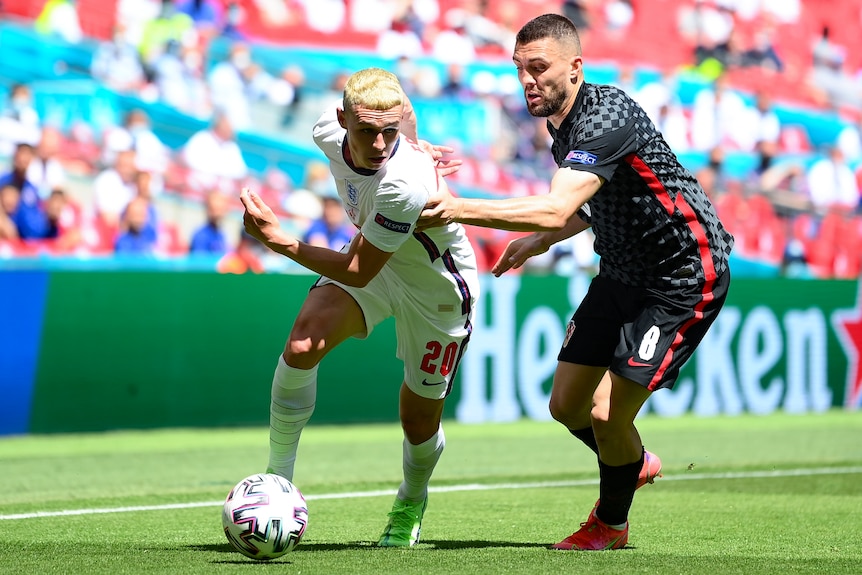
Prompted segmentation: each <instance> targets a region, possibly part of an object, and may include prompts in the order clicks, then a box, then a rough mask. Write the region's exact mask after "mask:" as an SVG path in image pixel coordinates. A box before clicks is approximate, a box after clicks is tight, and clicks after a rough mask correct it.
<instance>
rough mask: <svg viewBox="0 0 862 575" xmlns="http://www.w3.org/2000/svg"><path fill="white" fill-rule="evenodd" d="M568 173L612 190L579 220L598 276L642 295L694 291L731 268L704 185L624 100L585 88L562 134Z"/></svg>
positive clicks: (562, 160) (556, 147)
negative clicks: (591, 244)
mask: <svg viewBox="0 0 862 575" xmlns="http://www.w3.org/2000/svg"><path fill="white" fill-rule="evenodd" d="M548 130H549V131H550V133H551V135H552V136H553V138H554V144H553V148H552V150H553V154H554V159H555V160H556V162H557V165H559V166H560V167H561V168H564V167H568V168H572V169H575V170H583V171H587V172H592V173H594V174H597V175H599V176H601V177H603V178H604V179H605V180H606V182H605V184H604V185H603V186H602V187H601V188H600V189H599V191H598V192H596V194H595V195H594V196H593V197H592V198H591V199H590V201H589V202H587V204H585V205H584V207H583V208H582V209H581V210H580V211H579V212H578V215H579V216H580V217H581V218H582V219H583V220H584V221H586V222H588V223H590V224H591V225H592V228H593V231H594V233H595V235H596V242H595V250H596V253H597V254H598V255H599V256H600V258H601V259H600V271H599V274H600V275H602V276H605V277H609V278H612V279H615V280H618V281H620V282H622V283H624V284H627V285H632V286H642V287H663V286H694V285H699V284H702V283H704V282H706V281H712V280H714V279H715V278H716V277H717V276H718V275H721V273H722V272H724V271H725V270H726V269H727V267H728V257H729V255H730V251H731V248H732V247H733V236H731V235H730V234H729V233H728V232H727V231H726V230H725V229H724V227H723V226H722V225H721V222H720V221H719V219H718V216H716V213H715V208H714V207H713V205H712V202H710V200H709V198H708V197H707V196H706V193H705V192H704V191H703V189H702V188H701V187H700V184H699V183H698V182H697V180H696V179H695V178H694V176H692V175H691V173H689V172H688V170H686V169H685V168H684V167H682V165H681V164H680V163H679V160H677V157H676V155H674V153H673V152H672V151H671V149H670V147H669V146H668V145H667V143H666V142H665V141H664V138H663V137H662V136H661V134H660V133H659V132H658V131H657V130H656V128H655V126H654V125H653V123H652V121H651V120H650V119H649V117H648V116H647V115H646V113H645V112H644V111H643V109H641V107H640V106H639V105H638V104H637V102H635V101H634V100H632V99H631V98H630V97H629V96H628V95H627V94H626V93H625V92H623V91H622V90H620V89H618V88H615V87H613V86H604V85H597V84H588V83H584V84H583V85H581V89H580V91H579V92H578V97H577V100H576V101H575V104H574V106H573V107H572V110H571V112H569V115H568V116H567V117H566V119H565V120H564V121H563V123H562V125H560V129H559V130H556V129H554V127H553V126H551V125H550V122H549V123H548Z"/></svg>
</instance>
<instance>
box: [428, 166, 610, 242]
mask: <svg viewBox="0 0 862 575" xmlns="http://www.w3.org/2000/svg"><path fill="white" fill-rule="evenodd" d="M604 182H605V180H604V178H602V177H601V176H599V175H598V174H594V173H592V172H587V171H584V170H575V169H570V168H568V167H563V168H559V169H558V170H557V171H556V173H555V174H554V177H553V178H552V179H551V189H550V191H549V192H548V193H547V194H545V195H540V196H522V197H517V198H506V199H502V200H493V199H474V198H457V197H455V196H453V195H452V194H451V193H450V192H449V190H448V188H447V186H446V185H445V182H443V181H442V180H441V181H440V182H439V185H438V189H437V192H436V193H435V194H434V196H433V197H432V198H431V199H430V200H429V201H428V203H427V204H426V205H425V210H424V211H423V212H422V215H421V217H420V218H419V227H420V229H425V228H432V227H437V226H442V225H446V224H448V223H451V222H458V223H462V224H471V225H474V226H482V227H487V228H496V229H500V230H511V231H528V232H529V231H534V232H550V233H551V235H550V236H549V238H550V239H553V238H556V240H555V241H560V240H561V239H564V238H563V237H562V236H563V235H565V234H569V236H571V235H572V234H573V233H574V228H570V227H569V225H570V222H572V217H573V216H575V215H576V214H577V211H578V210H579V209H581V207H582V206H583V205H584V204H585V203H586V202H587V201H589V199H590V198H592V197H593V195H594V194H595V193H596V192H597V191H598V190H599V188H600V187H601V186H602V184H604ZM578 219H580V218H578ZM576 224H577V221H576V220H575V222H574V223H573V224H571V225H576ZM570 232H571V233H570ZM569 236H566V237H569ZM552 243H553V242H552Z"/></svg>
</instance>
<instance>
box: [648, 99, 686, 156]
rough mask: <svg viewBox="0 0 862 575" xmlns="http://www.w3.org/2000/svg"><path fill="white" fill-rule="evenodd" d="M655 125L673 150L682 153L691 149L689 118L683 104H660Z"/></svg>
mask: <svg viewBox="0 0 862 575" xmlns="http://www.w3.org/2000/svg"><path fill="white" fill-rule="evenodd" d="M655 125H656V128H658V131H659V132H660V133H661V135H662V137H663V138H664V140H665V142H667V145H668V146H670V149H671V150H673V151H674V152H676V153H680V152H687V151H689V150H690V149H691V139H690V138H689V126H688V118H686V117H685V113H684V112H683V110H682V106H680V105H679V104H677V103H676V102H669V103H666V104H662V105H661V106H659V109H658V118H656V120H655Z"/></svg>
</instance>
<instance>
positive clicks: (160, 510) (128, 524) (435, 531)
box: [0, 411, 862, 575]
mask: <svg viewBox="0 0 862 575" xmlns="http://www.w3.org/2000/svg"><path fill="white" fill-rule="evenodd" d="M638 426H639V428H640V430H641V433H642V436H643V439H644V442H645V444H646V446H647V448H648V449H650V450H651V451H654V452H656V453H658V454H659V455H660V456H661V458H662V461H663V463H664V477H663V478H661V479H659V480H657V481H656V483H655V484H654V485H648V486H646V487H644V488H643V489H641V490H639V491H638V492H637V496H636V497H635V501H634V506H633V508H632V512H631V516H630V521H631V533H630V536H629V545H628V547H627V548H626V549H623V550H620V551H609V552H588V553H583V552H581V553H577V552H575V553H573V552H559V551H552V550H549V549H548V548H547V547H548V545H549V544H551V543H555V542H556V541H558V540H560V539H562V538H564V537H566V536H567V535H569V534H570V533H571V532H572V531H574V530H575V529H577V527H578V525H579V523H580V522H581V521H583V520H584V519H585V518H586V516H587V514H588V513H589V510H590V508H591V506H592V504H593V502H594V501H595V499H596V497H597V495H598V485H597V470H596V465H595V458H594V456H593V455H592V454H591V453H590V452H588V450H587V449H586V448H585V447H584V446H582V445H581V444H580V443H579V442H578V441H577V440H575V439H574V438H572V437H571V436H570V435H569V434H568V433H567V432H566V431H565V430H564V429H563V428H562V427H561V426H560V425H559V424H556V423H553V422H535V421H523V422H518V423H511V424H486V425H472V426H468V425H459V424H456V423H455V422H446V423H445V430H446V437H447V447H446V451H445V453H444V455H443V458H442V460H441V462H440V464H439V466H438V468H437V471H436V473H435V476H434V478H433V480H432V493H431V494H430V498H429V504H428V511H427V513H426V515H425V521H424V523H423V529H422V541H421V542H420V544H419V545H418V546H417V547H415V548H413V549H378V548H376V547H375V546H374V541H376V539H377V537H378V536H379V534H380V531H381V529H382V528H383V525H384V523H385V521H386V513H387V511H388V510H389V507H390V505H391V503H392V499H393V495H394V491H395V489H396V487H397V485H398V482H399V480H400V460H401V431H400V429H399V428H398V426H397V425H368V426H349V427H346V426H345V427H338V426H331V427H330V426H311V427H309V428H308V429H306V431H305V432H304V435H303V439H302V443H301V446H300V454H299V462H298V464H297V472H296V477H295V483H296V484H297V485H298V486H299V487H300V489H302V491H303V492H304V493H305V495H306V496H307V498H308V503H309V515H310V520H309V527H308V531H307V532H306V536H305V538H304V540H303V542H302V543H301V544H300V546H299V547H298V548H297V549H296V550H295V551H294V552H292V553H289V554H287V555H285V556H284V557H281V558H279V559H276V560H274V561H271V562H266V563H259V562H255V561H253V560H251V559H246V558H245V557H243V556H242V555H240V554H239V553H237V552H235V551H233V550H232V549H231V547H230V546H229V545H228V543H227V540H226V539H225V537H224V534H223V533H222V528H221V518H220V512H221V501H223V499H224V497H225V495H226V494H227V492H228V491H229V490H230V488H231V487H232V486H233V485H234V484H235V483H236V482H237V481H238V480H239V479H241V478H242V477H244V476H246V475H250V474H252V473H256V472H260V471H262V470H263V468H264V467H265V465H266V459H267V442H268V439H267V430H266V429H264V428H254V429H203V430H158V431H124V432H113V433H103V434H87V435H56V436H23V437H7V438H0V573H15V574H30V573H33V574H40V575H41V574H53V573H63V574H77V573H80V574H87V575H90V574H102V573H105V574H112V575H116V574H124V573H130V574H132V573H134V574H136V573H165V574H182V575H186V574H222V573H239V574H249V573H253V574H255V575H258V574H264V573H266V574H269V573H278V574H294V573H296V574H300V573H301V574H323V575H330V574H342V573H343V574H351V575H366V574H368V575H371V574H374V575H380V574H397V575H401V574H407V575H409V574H421V575H432V574H461V573H463V574H471V575H472V574H489V575H492V574H493V575H496V574H506V573H523V574H530V575H537V574H544V573H548V574H555V575H556V574H561V573H584V574H589V575H597V574H605V573H607V574H611V573H613V574H629V573H631V574H638V573H643V574H649V575H658V574H661V575H664V574H716V575H717V574H721V575H728V574H739V575H751V574H758V575H760V574H780V575H790V574H803V573H806V574H807V573H811V574H814V573H817V574H822V573H828V574H830V575H831V574H856V575H858V574H859V573H862V413H859V412H857V413H852V412H845V411H831V412H829V413H826V414H821V415H806V416H798V415H797V416H790V415H783V414H779V415H772V416H767V417H755V416H741V417H723V418H710V419H697V418H694V417H688V416H687V417H682V418H678V419H661V418H658V417H653V416H647V417H644V418H643V419H641V420H640V421H639V424H638Z"/></svg>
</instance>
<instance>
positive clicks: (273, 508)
mask: <svg viewBox="0 0 862 575" xmlns="http://www.w3.org/2000/svg"><path fill="white" fill-rule="evenodd" d="M221 519H222V525H223V526H224V534H225V536H226V537H227V540H228V541H230V544H231V545H232V546H233V547H234V549H236V550H237V551H239V552H240V553H242V554H243V555H245V556H246V557H251V558H252V559H258V560H260V561H266V560H268V559H275V558H276V557H281V556H282V555H284V554H285V553H287V552H289V551H292V550H293V548H294V547H296V546H297V545H299V542H300V541H301V540H302V536H303V535H304V534H305V527H306V526H307V525H308V506H307V505H306V503H305V497H303V496H302V493H300V491H299V489H297V488H296V486H295V485H294V484H293V483H291V482H290V481H288V480H287V479H285V478H284V477H282V476H280V475H275V474H273V473H259V474H256V475H250V476H248V477H246V478H245V479H243V480H242V481H240V482H239V483H237V484H236V487H234V488H233V489H231V490H230V493H228V495H227V499H225V502H224V509H223V510H222V515H221Z"/></svg>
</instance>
